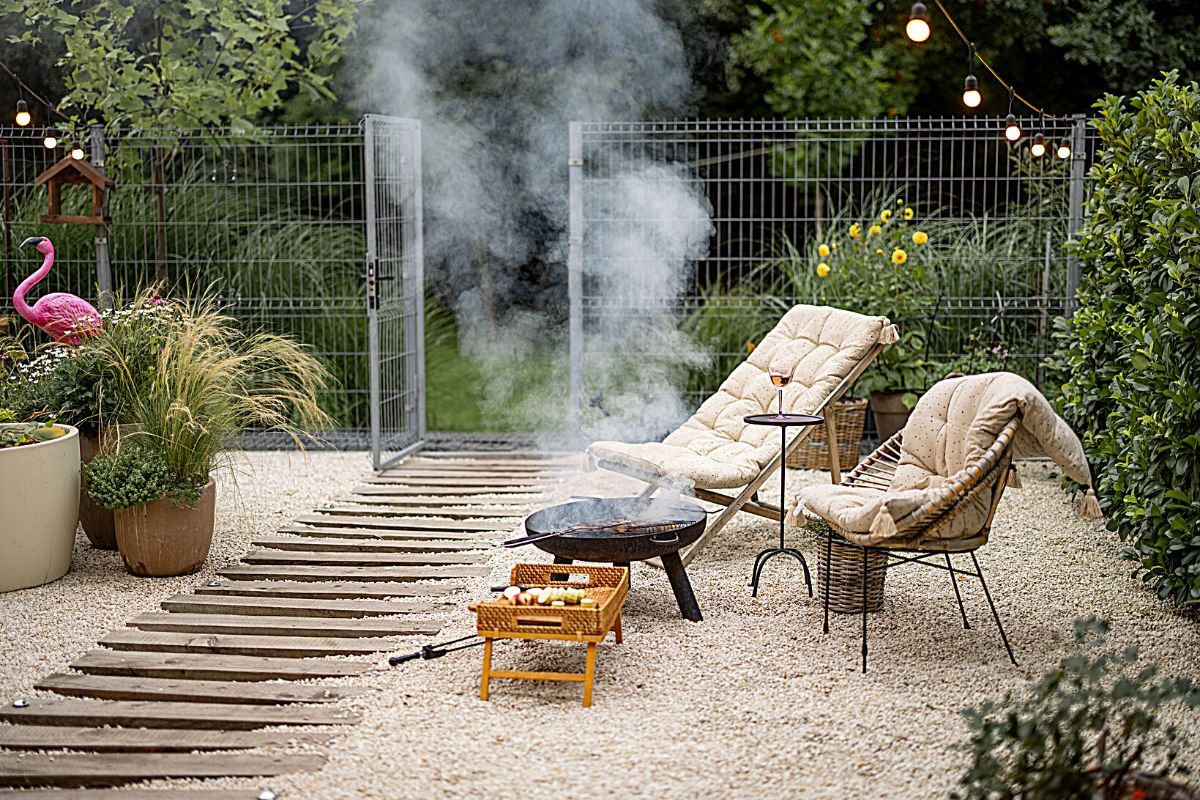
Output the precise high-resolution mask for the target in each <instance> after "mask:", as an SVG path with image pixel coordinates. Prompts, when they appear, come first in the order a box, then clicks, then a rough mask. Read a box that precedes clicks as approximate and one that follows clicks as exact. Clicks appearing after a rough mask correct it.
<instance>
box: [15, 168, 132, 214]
mask: <svg viewBox="0 0 1200 800" xmlns="http://www.w3.org/2000/svg"><path fill="white" fill-rule="evenodd" d="M42 184H45V185H46V189H47V191H48V192H49V193H50V204H49V206H48V208H47V209H46V213H45V214H42V222H65V223H68V224H75V225H104V224H107V223H108V222H111V220H110V219H108V218H106V217H105V216H104V209H105V205H104V201H105V193H106V192H107V191H108V190H109V189H111V188H112V186H113V182H112V179H111V178H109V177H107V176H106V175H105V174H104V173H103V172H101V171H100V170H99V169H97V168H96V167H93V166H92V165H91V164H89V163H88V162H87V161H85V160H83V159H81V158H71V157H70V156H67V157H66V158H64V159H63V160H62V161H59V162H58V163H57V164H55V165H54V166H52V167H50V168H49V169H48V170H46V171H45V172H43V173H42V174H41V175H38V176H37V178H35V179H34V181H33V185H34V186H41V185H42ZM68 184H82V185H88V186H91V187H92V213H91V215H90V216H88V215H84V214H64V213H62V190H63V186H65V185H68Z"/></svg>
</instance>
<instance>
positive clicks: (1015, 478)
mask: <svg viewBox="0 0 1200 800" xmlns="http://www.w3.org/2000/svg"><path fill="white" fill-rule="evenodd" d="M1005 485H1006V486H1007V487H1008V488H1009V489H1020V488H1021V474H1020V473H1019V472H1017V468H1016V467H1015V466H1012V467H1009V468H1008V483H1007V484H1005Z"/></svg>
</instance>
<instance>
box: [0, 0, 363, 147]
mask: <svg viewBox="0 0 1200 800" xmlns="http://www.w3.org/2000/svg"><path fill="white" fill-rule="evenodd" d="M361 3H362V0H312V2H306V3H304V4H303V5H301V4H300V3H298V2H294V1H293V2H288V0H239V2H230V1H229V0H158V2H149V3H148V2H142V1H141V0H12V2H11V3H10V4H9V11H10V13H11V14H13V15H18V16H19V18H21V19H23V20H24V26H23V27H22V28H20V29H19V30H16V31H15V32H13V33H11V34H10V36H9V42H10V44H16V45H19V46H24V47H26V48H35V49H41V50H50V51H52V52H57V53H58V54H59V56H58V59H57V61H56V66H57V67H58V68H59V69H61V71H62V80H63V83H64V88H65V93H64V94H63V95H62V97H60V98H53V99H54V100H55V102H56V105H58V107H59V108H60V110H63V111H64V113H66V114H68V115H70V116H71V117H72V118H73V119H74V120H75V121H76V122H80V123H82V122H95V121H101V122H104V123H106V124H110V125H121V126H127V127H132V128H196V127H206V126H210V125H216V124H226V123H227V124H232V125H234V126H235V127H239V126H240V127H249V125H250V124H251V120H252V119H254V118H255V117H256V116H258V115H259V114H261V113H262V112H264V111H269V110H271V109H274V108H276V107H277V106H278V105H279V104H280V103H281V102H282V100H283V99H284V98H285V97H286V96H287V95H288V94H289V93H290V92H292V91H297V90H298V91H302V92H307V93H310V94H312V95H314V96H324V97H329V96H330V95H331V92H330V88H329V83H330V68H331V67H332V66H333V65H334V64H336V62H337V60H338V58H339V55H340V52H341V46H342V43H343V42H344V41H345V39H346V38H347V37H348V36H349V35H350V34H351V33H352V32H353V30H354V26H355V19H356V12H357V9H358V7H359V6H360V5H361ZM6 27H10V28H11V27H12V26H11V23H10V25H9V26H6Z"/></svg>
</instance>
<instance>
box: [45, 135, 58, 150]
mask: <svg viewBox="0 0 1200 800" xmlns="http://www.w3.org/2000/svg"><path fill="white" fill-rule="evenodd" d="M42 146H43V147H45V148H46V149H47V150H53V149H54V148H56V147H58V134H57V133H56V132H55V131H54V130H48V131H46V135H45V136H43V137H42Z"/></svg>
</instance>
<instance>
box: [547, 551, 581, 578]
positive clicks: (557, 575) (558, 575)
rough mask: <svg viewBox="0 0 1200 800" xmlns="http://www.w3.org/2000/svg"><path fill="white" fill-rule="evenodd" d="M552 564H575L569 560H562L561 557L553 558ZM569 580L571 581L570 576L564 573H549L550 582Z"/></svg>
mask: <svg viewBox="0 0 1200 800" xmlns="http://www.w3.org/2000/svg"><path fill="white" fill-rule="evenodd" d="M554 563H555V564H573V563H575V562H573V561H572V560H571V559H569V558H563V557H562V556H555V557H554ZM570 579H571V576H570V575H568V574H567V573H565V572H552V573H550V580H552V581H566V580H570Z"/></svg>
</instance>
